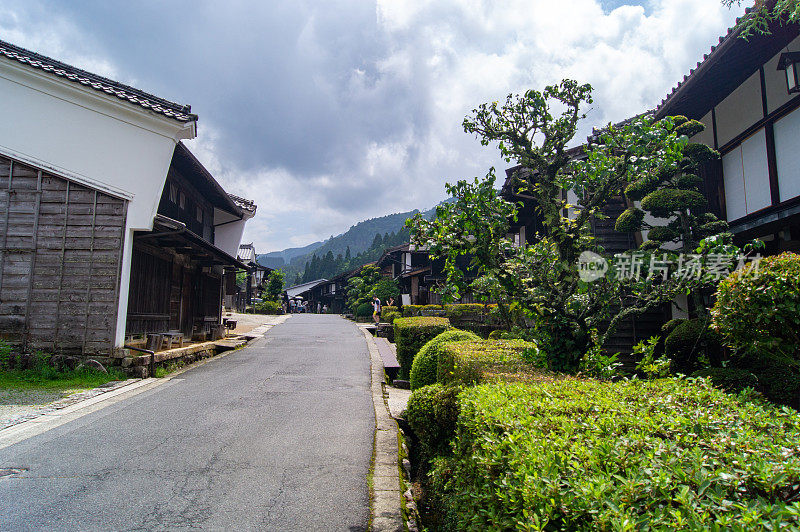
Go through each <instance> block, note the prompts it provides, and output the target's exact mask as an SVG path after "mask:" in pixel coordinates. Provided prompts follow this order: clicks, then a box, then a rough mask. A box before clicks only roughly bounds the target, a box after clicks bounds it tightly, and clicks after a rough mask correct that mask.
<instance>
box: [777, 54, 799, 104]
mask: <svg viewBox="0 0 800 532" xmlns="http://www.w3.org/2000/svg"><path fill="white" fill-rule="evenodd" d="M778 70H784V71H786V88H787V90H788V91H789V94H793V93H795V92H800V78H799V77H798V74H800V72H798V70H800V52H784V53H782V54H781V57H780V59H778Z"/></svg>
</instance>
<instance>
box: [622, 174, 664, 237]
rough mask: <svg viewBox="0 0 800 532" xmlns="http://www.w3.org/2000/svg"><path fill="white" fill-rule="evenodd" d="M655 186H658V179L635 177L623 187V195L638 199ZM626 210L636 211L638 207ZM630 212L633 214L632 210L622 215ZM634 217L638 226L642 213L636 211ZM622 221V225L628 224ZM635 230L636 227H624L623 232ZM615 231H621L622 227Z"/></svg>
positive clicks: (629, 214) (642, 216)
mask: <svg viewBox="0 0 800 532" xmlns="http://www.w3.org/2000/svg"><path fill="white" fill-rule="evenodd" d="M656 187H658V180H656V179H652V178H650V177H643V178H641V179H637V180H636V181H634V182H633V183H631V184H630V185H628V186H627V187H625V195H626V196H628V198H629V199H631V200H634V201H639V200H640V199H642V198H643V197H645V196H646V195H648V194H649V193H651V192H652V191H654V190H655V189H656ZM628 211H638V209H633V208H631V209H628ZM626 212H627V211H626ZM632 214H633V213H632V212H631V213H628V214H627V215H626V213H625V212H623V213H622V215H623V216H631V215H632ZM636 217H637V218H638V223H637V224H636V227H637V228H638V226H639V225H641V223H642V220H644V213H641V214H638V213H637V214H636ZM631 221H633V220H631ZM617 223H620V222H619V218H617ZM622 223H623V226H625V227H627V224H628V222H627V221H624V222H622ZM635 230H636V229H625V230H624V231H623V232H627V231H635ZM617 231H622V229H617Z"/></svg>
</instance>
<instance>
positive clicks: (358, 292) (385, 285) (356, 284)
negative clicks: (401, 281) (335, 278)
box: [346, 266, 400, 315]
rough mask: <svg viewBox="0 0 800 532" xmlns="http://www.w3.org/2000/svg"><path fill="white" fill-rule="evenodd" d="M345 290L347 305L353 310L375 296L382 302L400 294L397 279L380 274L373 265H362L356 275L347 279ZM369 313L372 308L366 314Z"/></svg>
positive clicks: (369, 301)
mask: <svg viewBox="0 0 800 532" xmlns="http://www.w3.org/2000/svg"><path fill="white" fill-rule="evenodd" d="M346 291H347V306H348V307H349V308H350V310H352V311H353V312H356V310H357V309H358V308H359V307H360V306H362V305H364V304H365V303H366V304H369V303H371V301H372V298H373V297H375V296H378V298H379V299H380V300H381V302H382V303H383V302H385V301H386V300H388V299H389V298H390V297H393V298H395V299H397V298H398V297H399V295H400V289H399V287H398V285H397V281H395V280H394V279H392V278H390V277H386V276H384V275H382V274H381V271H380V270H379V269H378V268H377V267H375V266H364V267H363V268H362V269H361V271H360V272H359V273H358V275H356V276H354V277H351V278H350V279H348V281H347V288H346ZM371 314H372V310H370V311H369V314H368V315H371Z"/></svg>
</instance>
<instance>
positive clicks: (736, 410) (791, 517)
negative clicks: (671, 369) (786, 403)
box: [431, 379, 800, 530]
mask: <svg viewBox="0 0 800 532" xmlns="http://www.w3.org/2000/svg"><path fill="white" fill-rule="evenodd" d="M458 406H459V416H458V421H457V424H456V430H455V434H454V436H453V439H452V442H451V449H452V450H451V452H450V454H449V455H448V456H446V457H444V458H439V459H437V460H436V461H435V462H434V464H435V465H434V468H433V470H432V473H431V485H432V489H433V490H435V493H436V496H437V499H438V500H439V501H441V508H442V509H443V510H444V512H445V515H444V516H443V518H442V521H443V522H445V523H448V525H449V528H450V529H452V530H523V529H524V530H731V529H733V530H756V529H759V530H760V529H766V530H779V529H797V528H798V527H800V504H799V503H798V502H797V493H798V490H800V482H799V480H798V479H800V453H798V452H796V449H797V435H798V434H799V433H800V415H798V414H797V413H796V412H792V411H790V410H787V409H781V408H778V407H774V406H771V405H769V404H767V403H764V402H757V401H756V402H745V400H744V399H739V398H738V397H737V396H733V395H730V394H726V393H724V392H722V391H720V390H717V389H716V388H714V387H713V386H712V385H711V384H710V383H709V382H707V381H704V380H698V381H695V382H690V381H687V380H678V379H663V380H656V381H641V380H630V381H620V382H613V383H609V382H597V381H588V380H587V381H580V380H575V379H564V380H560V381H553V382H546V383H537V384H535V385H526V384H520V383H514V384H491V385H481V386H477V387H472V388H467V389H464V390H463V391H462V392H461V393H460V395H459V397H458Z"/></svg>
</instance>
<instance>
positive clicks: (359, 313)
mask: <svg viewBox="0 0 800 532" xmlns="http://www.w3.org/2000/svg"><path fill="white" fill-rule="evenodd" d="M372 312H373V311H372V305H371V304H369V303H361V304H360V305H358V306H357V307H356V312H355V314H356V318H366V317H368V316H372Z"/></svg>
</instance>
